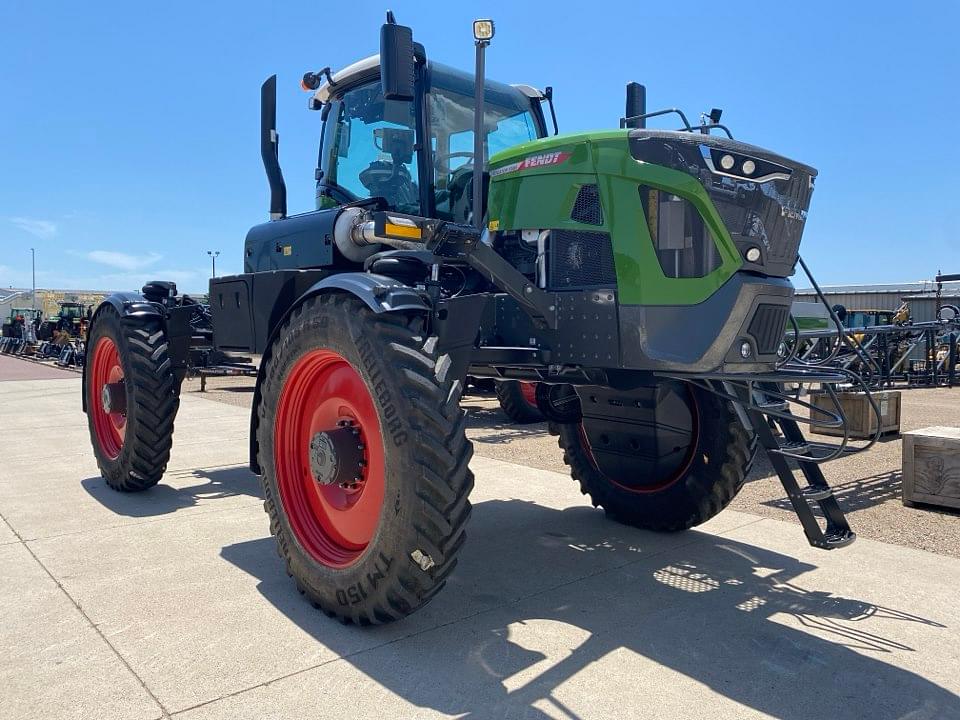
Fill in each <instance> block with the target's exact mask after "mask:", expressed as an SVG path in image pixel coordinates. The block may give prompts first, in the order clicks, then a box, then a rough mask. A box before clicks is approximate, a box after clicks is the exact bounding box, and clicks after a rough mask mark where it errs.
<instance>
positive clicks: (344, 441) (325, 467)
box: [309, 420, 366, 489]
mask: <svg viewBox="0 0 960 720" xmlns="http://www.w3.org/2000/svg"><path fill="white" fill-rule="evenodd" d="M363 450H364V446H363V443H362V442H361V440H360V430H359V429H358V428H357V427H356V426H355V425H354V423H353V421H351V420H340V421H339V422H338V423H337V428H336V429H335V430H324V431H321V432H318V433H315V434H314V436H313V437H312V438H310V454H309V456H310V474H311V475H313V477H314V478H315V479H316V481H317V483H319V484H320V485H339V486H340V487H342V488H345V489H359V487H360V484H361V483H362V482H363V468H364V466H365V465H366V462H365V461H364V458H363Z"/></svg>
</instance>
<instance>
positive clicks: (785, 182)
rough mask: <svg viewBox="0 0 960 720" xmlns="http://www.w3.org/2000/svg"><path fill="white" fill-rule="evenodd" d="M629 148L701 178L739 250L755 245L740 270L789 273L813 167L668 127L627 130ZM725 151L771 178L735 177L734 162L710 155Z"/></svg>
mask: <svg viewBox="0 0 960 720" xmlns="http://www.w3.org/2000/svg"><path fill="white" fill-rule="evenodd" d="M630 153H631V155H633V157H634V158H635V159H636V160H641V161H643V162H648V163H653V164H656V165H663V166H665V167H669V168H672V169H674V170H680V171H682V172H686V173H688V174H690V175H693V176H694V177H697V178H698V179H699V180H700V182H701V183H703V186H704V188H705V189H706V190H707V192H708V194H709V195H710V198H711V200H712V201H713V204H714V206H715V207H716V209H717V212H719V214H720V217H721V218H722V220H723V222H724V225H725V226H726V228H727V230H728V231H729V233H730V236H731V237H732V239H733V241H734V243H736V245H737V247H738V249H739V250H740V252H741V255H742V256H743V255H745V253H746V251H747V250H748V249H749V248H750V247H757V248H759V249H760V252H761V257H760V260H759V261H758V262H756V263H751V262H748V261H746V260H744V269H746V270H753V271H755V272H760V273H763V274H765V275H773V276H776V277H788V276H790V275H792V274H793V273H794V269H795V265H796V262H797V256H798V252H799V248H800V238H801V235H802V234H803V227H804V224H805V222H806V218H807V209H808V208H809V206H810V197H811V195H812V194H813V181H814V178H815V177H816V175H817V171H816V170H814V169H813V168H812V167H810V166H809V165H804V164H803V163H799V162H797V161H795V160H790V159H788V158H785V157H783V156H781V155H777V154H775V153H772V152H770V151H769V150H764V149H762V148H759V147H756V146H754V145H748V144H746V143H742V142H738V141H736V140H730V139H728V138H722V137H717V136H713V135H702V134H700V133H691V132H674V131H668V130H634V131H632V132H631V133H630ZM725 154H731V155H733V156H735V157H736V160H737V163H738V165H739V164H741V163H742V161H743V160H746V159H750V160H753V161H754V163H755V165H756V167H757V170H756V171H755V172H754V176H755V177H757V178H758V179H762V176H761V173H763V174H764V175H767V176H768V177H770V179H768V180H766V181H765V182H758V181H757V180H750V179H746V178H743V177H737V176H736V172H737V166H734V167H733V168H731V171H730V173H727V172H725V171H724V170H723V169H722V168H721V167H718V161H717V160H715V158H719V157H722V156H723V155H725Z"/></svg>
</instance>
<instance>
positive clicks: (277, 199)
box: [260, 75, 287, 220]
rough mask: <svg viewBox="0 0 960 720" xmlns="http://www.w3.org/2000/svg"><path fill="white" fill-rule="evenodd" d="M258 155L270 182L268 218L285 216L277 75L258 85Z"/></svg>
mask: <svg viewBox="0 0 960 720" xmlns="http://www.w3.org/2000/svg"><path fill="white" fill-rule="evenodd" d="M260 157H261V158H263V169H264V170H266V171H267V181H268V182H269V183H270V219H271V220H279V219H281V218H285V217H286V216H287V186H286V184H285V183H284V182H283V172H282V171H281V170H280V136H279V135H278V134H277V76H276V75H271V76H270V77H268V78H267V80H266V82H264V83H263V85H261V86H260Z"/></svg>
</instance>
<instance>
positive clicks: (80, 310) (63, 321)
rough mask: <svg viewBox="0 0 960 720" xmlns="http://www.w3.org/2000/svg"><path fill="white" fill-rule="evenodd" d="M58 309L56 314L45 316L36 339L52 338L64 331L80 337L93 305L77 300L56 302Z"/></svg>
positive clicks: (71, 335) (72, 336)
mask: <svg viewBox="0 0 960 720" xmlns="http://www.w3.org/2000/svg"><path fill="white" fill-rule="evenodd" d="M57 304H58V305H59V306H60V309H59V310H58V311H57V314H56V315H53V316H50V317H48V318H46V319H45V320H44V321H43V322H42V323H41V324H40V327H39V329H38V330H37V339H38V340H53V339H54V337H55V336H56V334H57V333H58V332H59V333H65V334H66V335H69V336H70V337H71V338H80V337H82V336H83V335H84V332H85V330H86V325H87V321H88V318H89V317H90V315H91V314H92V310H93V306H92V305H84V304H83V303H79V302H61V303H57Z"/></svg>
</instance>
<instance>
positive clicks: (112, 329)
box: [84, 305, 180, 492]
mask: <svg viewBox="0 0 960 720" xmlns="http://www.w3.org/2000/svg"><path fill="white" fill-rule="evenodd" d="M87 348H88V352H87V355H88V358H87V366H86V372H85V373H84V378H85V387H84V393H86V403H87V425H88V427H89V430H90V440H91V442H92V444H93V452H94V455H95V456H96V458H97V465H98V466H99V467H100V472H101V474H102V475H103V478H104V480H106V482H107V485H109V486H110V487H112V488H113V489H114V490H120V491H123V492H137V491H140V490H146V489H147V488H150V487H153V486H154V485H156V484H157V483H158V482H160V478H161V477H163V473H164V471H165V470H166V469H167V463H168V462H169V460H170V448H171V447H172V446H173V421H174V419H175V418H176V415H177V409H178V408H179V405H180V397H179V387H178V384H177V381H176V379H175V377H174V374H173V368H172V362H171V360H170V355H169V352H168V343H167V337H166V333H165V332H164V330H163V326H162V324H161V322H160V319H159V318H146V319H141V320H138V321H136V322H123V321H121V319H120V315H119V314H118V313H117V311H116V310H114V308H113V307H111V306H109V305H108V306H105V307H104V308H102V309H101V310H100V311H99V312H98V313H97V316H96V321H95V322H94V324H93V327H91V328H90V333H89V337H88V340H87Z"/></svg>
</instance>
